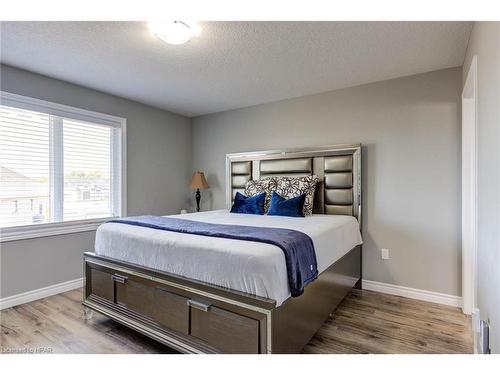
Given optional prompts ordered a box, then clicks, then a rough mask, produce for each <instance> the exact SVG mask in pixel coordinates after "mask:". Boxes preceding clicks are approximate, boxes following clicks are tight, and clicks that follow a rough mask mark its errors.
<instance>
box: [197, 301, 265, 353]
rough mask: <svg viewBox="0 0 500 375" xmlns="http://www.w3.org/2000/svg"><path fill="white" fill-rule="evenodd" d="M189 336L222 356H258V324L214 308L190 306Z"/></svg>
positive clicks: (255, 321) (252, 320) (249, 319)
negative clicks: (253, 354)
mask: <svg viewBox="0 0 500 375" xmlns="http://www.w3.org/2000/svg"><path fill="white" fill-rule="evenodd" d="M190 315H191V327H190V334H191V336H194V337H197V338H199V339H201V340H203V341H205V342H207V343H208V344H209V345H211V346H213V347H214V348H216V349H218V350H220V351H221V352H223V353H259V322H258V321H257V320H255V319H252V318H248V317H245V316H242V315H239V314H235V313H232V312H229V311H227V310H223V309H220V308H217V307H214V306H210V307H208V308H207V310H206V311H204V310H203V309H200V308H199V307H196V306H195V305H192V306H191V308H190Z"/></svg>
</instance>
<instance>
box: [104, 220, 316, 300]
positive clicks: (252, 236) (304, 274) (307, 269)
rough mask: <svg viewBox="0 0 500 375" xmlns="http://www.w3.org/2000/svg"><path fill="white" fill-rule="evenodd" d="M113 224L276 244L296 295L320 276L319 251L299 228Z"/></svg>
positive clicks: (193, 223)
mask: <svg viewBox="0 0 500 375" xmlns="http://www.w3.org/2000/svg"><path fill="white" fill-rule="evenodd" d="M109 223H121V224H129V225H136V226H140V227H147V228H153V229H159V230H166V231H170V232H178V233H187V234H196V235H200V236H209V237H221V238H230V239H235V240H243V241H254V242H264V243H268V244H271V245H276V246H278V247H279V248H280V249H281V250H283V253H284V254H285V260H286V269H287V274H288V284H289V286H290V293H291V295H292V296H293V297H297V296H300V295H301V294H302V293H303V292H304V287H305V286H306V285H307V284H309V283H310V282H311V281H313V280H314V279H316V277H318V266H317V262H316V253H315V251H314V245H313V242H312V239H311V237H309V236H308V235H307V234H305V233H302V232H299V231H296V230H292V229H284V228H264V227H253V226H246V225H227V224H211V223H204V222H199V221H194V220H185V219H178V218H172V217H163V216H136V217H126V218H123V219H113V220H110V221H109Z"/></svg>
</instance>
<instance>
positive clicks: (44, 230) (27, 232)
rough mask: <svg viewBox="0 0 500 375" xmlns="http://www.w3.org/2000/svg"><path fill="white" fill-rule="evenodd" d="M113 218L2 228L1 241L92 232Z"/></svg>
mask: <svg viewBox="0 0 500 375" xmlns="http://www.w3.org/2000/svg"><path fill="white" fill-rule="evenodd" d="M111 219H112V218H111V217H106V218H99V219H89V220H75V221H67V222H62V223H47V224H37V225H24V226H18V227H8V228H2V229H0V242H9V241H18V240H26V239H29V238H38V237H49V236H57V235H61V234H69V233H78V232H90V231H94V230H96V229H97V227H98V226H99V225H101V224H102V223H104V222H106V221H108V220H111Z"/></svg>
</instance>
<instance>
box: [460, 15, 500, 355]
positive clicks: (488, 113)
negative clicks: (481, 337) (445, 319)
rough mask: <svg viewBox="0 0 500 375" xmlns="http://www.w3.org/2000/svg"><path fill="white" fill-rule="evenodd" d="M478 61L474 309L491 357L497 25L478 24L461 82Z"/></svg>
mask: <svg viewBox="0 0 500 375" xmlns="http://www.w3.org/2000/svg"><path fill="white" fill-rule="evenodd" d="M474 55H476V56H477V73H478V77H477V87H478V92H477V111H478V113H477V119H478V124H477V142H478V181H477V183H478V233H477V241H478V243H477V245H478V248H477V276H478V278H477V287H478V293H477V307H478V308H479V310H480V312H481V319H484V320H487V321H489V322H490V330H491V331H490V341H491V343H490V344H491V349H492V352H493V353H500V288H499V286H500V153H499V152H498V148H499V144H500V22H476V23H475V24H474V28H473V30H472V35H471V38H470V41H469V47H468V49H467V55H466V58H465V63H464V69H463V80H464V82H465V78H466V76H467V72H468V71H469V67H470V63H471V60H472V57H473V56H474Z"/></svg>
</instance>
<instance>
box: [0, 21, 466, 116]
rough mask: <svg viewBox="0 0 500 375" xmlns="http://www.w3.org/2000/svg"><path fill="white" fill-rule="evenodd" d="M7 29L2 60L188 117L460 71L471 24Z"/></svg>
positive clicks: (10, 25)
mask: <svg viewBox="0 0 500 375" xmlns="http://www.w3.org/2000/svg"><path fill="white" fill-rule="evenodd" d="M200 25H201V28H202V32H201V35H200V36H199V37H197V38H195V39H193V40H191V42H189V43H187V44H185V45H181V46H172V45H168V44H165V43H163V42H161V41H160V40H159V39H156V38H154V37H152V36H151V34H150V33H149V30H148V28H147V25H146V23H142V22H2V23H1V33H0V35H1V61H2V63H5V64H9V65H12V66H16V67H20V68H23V69H27V70H30V71H33V72H37V73H41V74H44V75H48V76H50V77H54V78H58V79H62V80H65V81H69V82H72V83H76V84H79V85H83V86H86V87H90V88H93V89H96V90H100V91H104V92H107V93H111V94H115V95H119V96H122V97H125V98H129V99H132V100H137V101H139V102H143V103H146V104H150V105H153V106H156V107H160V108H164V109H167V110H170V111H173V112H176V113H180V114H183V115H187V116H196V115H201V114H206V113H211V112H218V111H223V110H229V109H234V108H239V107H246V106H250V105H255V104H261V103H266V102H271V101H276V100H281V99H286V98H291V97H297V96H302V95H308V94H314V93H319V92H324V91H329V90H334V89H338V88H343V87H349V86H355V85H359V84H364V83H369V82H375V81H380V80H384V79H389V78H395V77H400V76H406V75H411V74H416V73H422V72H426V71H432V70H437V69H444V68H448V67H454V66H460V65H462V63H463V59H464V55H465V50H466V47H467V42H468V39H469V34H470V31H471V28H472V23H471V22H201V23H200Z"/></svg>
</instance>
